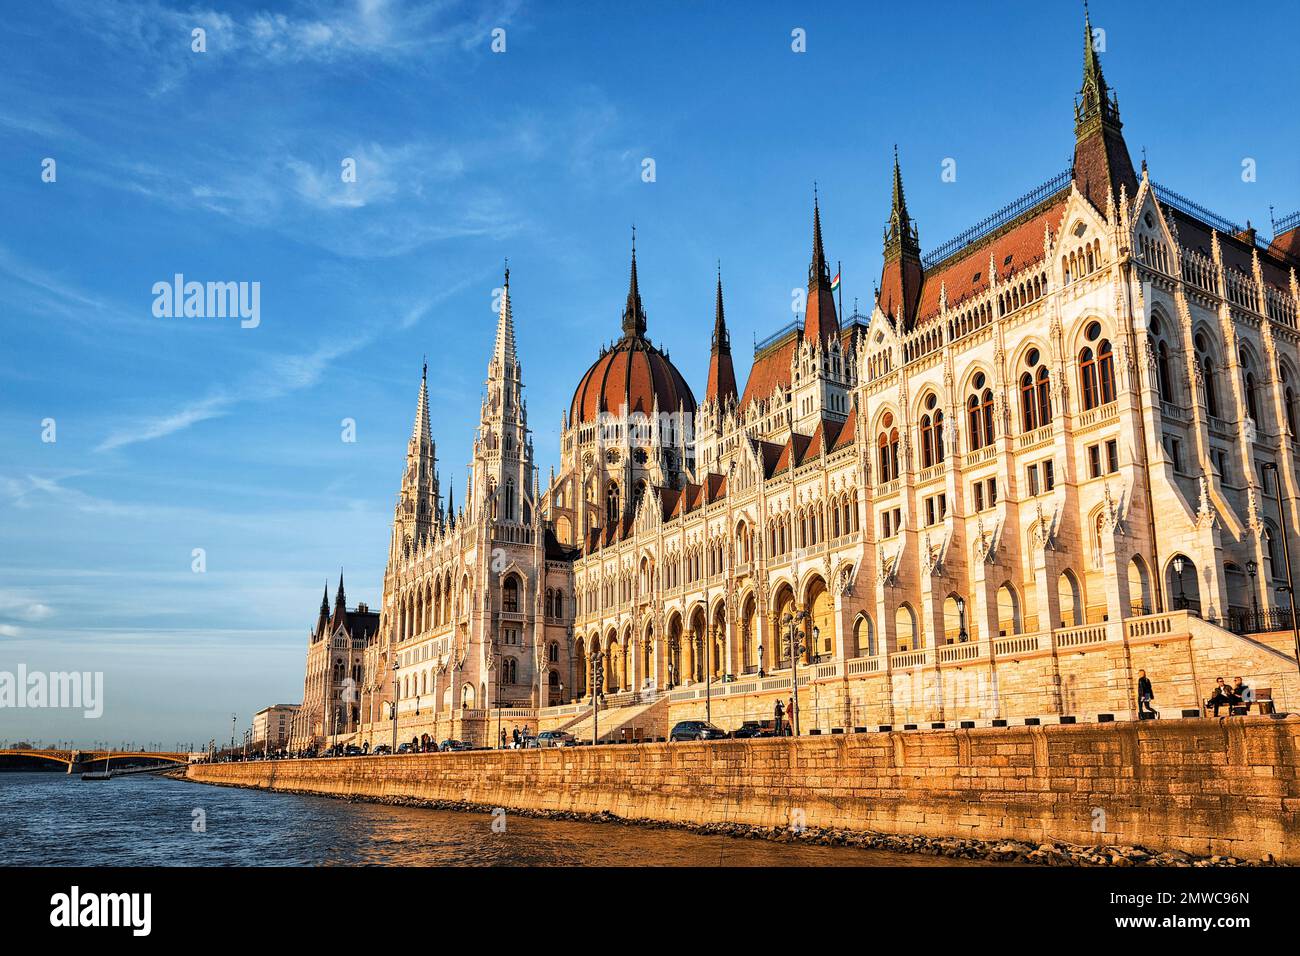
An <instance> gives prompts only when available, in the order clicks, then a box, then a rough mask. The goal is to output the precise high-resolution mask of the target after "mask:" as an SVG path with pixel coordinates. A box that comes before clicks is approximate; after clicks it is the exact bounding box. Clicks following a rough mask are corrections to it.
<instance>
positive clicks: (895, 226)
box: [876, 146, 925, 329]
mask: <svg viewBox="0 0 1300 956" xmlns="http://www.w3.org/2000/svg"><path fill="white" fill-rule="evenodd" d="M924 275H925V271H924V269H923V268H922V266H921V242H920V237H919V235H918V233H917V229H916V223H915V222H913V221H912V215H911V213H909V212H908V211H907V194H906V193H905V192H903V169H902V166H901V164H900V163H899V161H898V147H897V146H895V147H894V180H893V194H892V197H891V200H890V207H889V222H888V223H886V224H885V266H884V269H883V270H882V272H881V275H880V288H879V290H878V291H877V293H876V303H877V305H879V306H880V311H882V312H884V313H885V314H886V315H887V316H889V317H890V318H891V319H892V320H893V321H894V323H895V325H897V326H900V327H902V328H905V329H906V328H910V327H911V323H912V322H913V321H914V320H915V318H916V315H915V313H916V307H917V303H918V302H919V301H920V298H921V281H922V279H923V278H924Z"/></svg>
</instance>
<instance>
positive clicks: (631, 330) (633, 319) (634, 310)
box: [623, 223, 645, 338]
mask: <svg viewBox="0 0 1300 956" xmlns="http://www.w3.org/2000/svg"><path fill="white" fill-rule="evenodd" d="M643 335H645V310H644V309H643V308H642V307H641V288H640V285H639V284H638V281H637V275H636V223H633V224H632V270H631V274H630V276H629V277H628V286H627V304H626V305H625V306H624V307H623V337H624V338H637V337H640V336H643Z"/></svg>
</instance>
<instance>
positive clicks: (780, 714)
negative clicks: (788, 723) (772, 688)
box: [772, 697, 785, 737]
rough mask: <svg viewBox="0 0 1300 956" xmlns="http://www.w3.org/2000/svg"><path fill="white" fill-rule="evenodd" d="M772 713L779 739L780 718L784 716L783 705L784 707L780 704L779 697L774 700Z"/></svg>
mask: <svg viewBox="0 0 1300 956" xmlns="http://www.w3.org/2000/svg"><path fill="white" fill-rule="evenodd" d="M772 713H773V714H774V715H775V717H776V735H777V736H778V737H780V736H782V734H781V718H782V717H784V716H785V705H784V704H783V703H781V698H780V697H778V698H777V699H776V707H775V708H774V709H773V711H772Z"/></svg>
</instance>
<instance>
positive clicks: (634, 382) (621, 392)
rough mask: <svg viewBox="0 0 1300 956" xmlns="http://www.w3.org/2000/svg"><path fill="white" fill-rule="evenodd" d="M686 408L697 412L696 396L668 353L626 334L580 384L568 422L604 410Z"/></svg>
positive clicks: (586, 418)
mask: <svg viewBox="0 0 1300 956" xmlns="http://www.w3.org/2000/svg"><path fill="white" fill-rule="evenodd" d="M656 402H657V403H658V407H659V411H660V412H676V411H677V410H678V407H679V406H681V407H683V408H684V409H685V410H686V411H687V412H690V413H692V414H693V413H694V412H695V396H694V395H692V394H691V387H690V386H689V385H687V384H686V379H684V378H682V373H681V372H679V371H677V368H676V366H674V365H673V363H672V362H671V361H669V360H668V356H666V355H664V353H663V352H661V351H659V350H658V349H657V348H655V347H654V346H653V345H651V344H650V343H649V342H648V341H647V340H646V339H645V338H643V337H642V336H640V335H634V336H625V337H624V338H623V339H622V340H620V341H619V342H618V344H617V345H615V346H614V347H613V348H612V349H610V350H609V351H608V352H606V353H605V354H604V355H602V356H601V357H600V358H598V359H597V360H596V363H595V364H594V365H592V366H591V368H590V369H588V370H587V374H586V375H584V376H583V377H582V381H581V382H579V383H578V388H577V390H576V391H575V392H574V393H573V404H572V406H571V407H570V409H569V424H570V425H576V424H580V423H583V422H590V421H594V420H595V418H596V416H597V415H599V414H600V413H601V412H611V413H613V414H615V415H617V414H619V413H620V412H622V410H623V408H624V406H626V407H627V411H628V413H629V414H631V413H632V412H641V413H642V414H645V415H649V414H651V413H652V412H653V411H654V409H655V404H656Z"/></svg>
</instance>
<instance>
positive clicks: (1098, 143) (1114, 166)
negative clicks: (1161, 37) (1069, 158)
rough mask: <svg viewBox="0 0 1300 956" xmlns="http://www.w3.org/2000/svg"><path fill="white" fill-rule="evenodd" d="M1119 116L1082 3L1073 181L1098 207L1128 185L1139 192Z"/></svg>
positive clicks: (1075, 106) (1114, 97)
mask: <svg viewBox="0 0 1300 956" xmlns="http://www.w3.org/2000/svg"><path fill="white" fill-rule="evenodd" d="M1123 126H1124V124H1123V123H1121V122H1120V118H1119V100H1118V99H1117V98H1116V96H1115V94H1114V93H1113V92H1111V90H1110V87H1109V86H1107V85H1106V77H1105V76H1103V75H1102V72H1101V58H1100V57H1099V56H1098V55H1097V34H1095V33H1094V32H1093V29H1092V16H1091V14H1090V13H1089V12H1088V5H1087V3H1086V2H1085V3H1084V5H1083V85H1082V86H1081V87H1080V88H1079V97H1078V98H1077V99H1076V100H1075V101H1074V137H1075V144H1074V182H1075V185H1076V186H1077V187H1078V188H1079V191H1080V192H1081V193H1083V194H1084V196H1086V197H1087V198H1088V200H1089V201H1090V202H1091V203H1092V204H1093V205H1094V206H1095V207H1097V208H1098V209H1101V210H1104V209H1105V208H1106V204H1107V202H1108V200H1107V196H1108V195H1110V196H1113V197H1114V199H1115V200H1118V199H1119V195H1120V191H1121V190H1122V189H1124V188H1127V190H1128V195H1129V196H1130V197H1132V196H1134V195H1135V194H1136V193H1137V174H1136V173H1135V172H1134V171H1133V159H1132V157H1130V156H1129V152H1128V145H1127V144H1126V143H1125V142H1124V134H1123V133H1122V132H1120V130H1121V129H1123Z"/></svg>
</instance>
